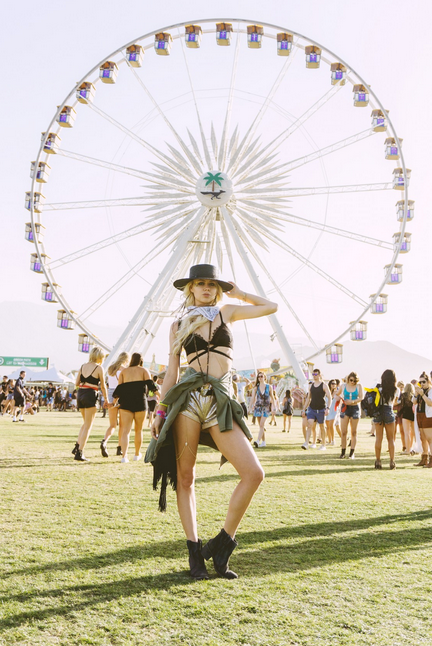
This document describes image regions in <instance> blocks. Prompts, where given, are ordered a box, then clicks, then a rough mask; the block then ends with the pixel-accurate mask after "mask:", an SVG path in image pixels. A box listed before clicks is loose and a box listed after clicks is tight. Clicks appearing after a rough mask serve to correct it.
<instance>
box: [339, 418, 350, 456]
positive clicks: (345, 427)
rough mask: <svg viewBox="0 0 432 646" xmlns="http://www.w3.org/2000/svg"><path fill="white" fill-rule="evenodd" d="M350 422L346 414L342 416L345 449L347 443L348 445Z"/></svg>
mask: <svg viewBox="0 0 432 646" xmlns="http://www.w3.org/2000/svg"><path fill="white" fill-rule="evenodd" d="M348 422H349V417H347V416H346V415H345V417H342V418H341V432H342V436H341V437H342V440H341V447H342V448H343V449H346V445H347V434H348Z"/></svg>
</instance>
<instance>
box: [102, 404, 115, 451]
mask: <svg viewBox="0 0 432 646" xmlns="http://www.w3.org/2000/svg"><path fill="white" fill-rule="evenodd" d="M117 418H118V408H117V407H116V406H112V407H111V408H108V419H109V426H108V428H107V432H106V433H105V437H104V439H103V441H104V443H105V442H108V440H109V439H110V437H111V435H112V434H113V433H114V431H115V430H116V426H117Z"/></svg>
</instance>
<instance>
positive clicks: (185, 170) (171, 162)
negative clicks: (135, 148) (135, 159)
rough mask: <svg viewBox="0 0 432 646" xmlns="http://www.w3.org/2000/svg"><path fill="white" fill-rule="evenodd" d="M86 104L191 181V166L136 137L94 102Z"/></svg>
mask: <svg viewBox="0 0 432 646" xmlns="http://www.w3.org/2000/svg"><path fill="white" fill-rule="evenodd" d="M88 105H89V107H90V108H91V109H92V110H93V111H94V112H96V114H98V115H99V116H101V117H102V118H103V119H105V120H106V121H108V122H109V123H111V124H112V125H113V126H115V127H116V128H118V129H119V130H121V131H122V132H124V133H125V134H126V135H128V136H129V137H130V138H131V139H133V140H134V141H136V142H137V143H139V144H140V145H141V146H143V147H144V148H145V149H146V150H148V151H149V152H151V153H152V154H153V155H154V156H155V157H157V158H158V159H159V160H160V161H162V162H164V164H167V165H168V166H170V167H171V168H172V169H173V170H176V169H177V171H178V173H179V174H180V175H181V176H182V177H184V178H185V179H186V180H188V181H189V182H191V181H192V177H193V176H192V173H191V168H190V166H189V167H185V166H183V165H181V164H179V163H178V162H176V161H174V160H173V159H170V158H169V157H168V156H167V155H165V154H164V153H161V152H160V151H159V150H157V149H156V148H155V147H154V146H152V145H151V144H149V143H148V142H147V141H145V140H144V139H142V138H141V137H138V135H136V134H135V133H134V132H132V130H129V128H126V127H125V126H123V125H122V124H121V123H119V122H118V121H116V120H115V119H113V117H110V116H109V115H108V114H107V113H106V112H104V111H103V110H101V109H100V108H98V107H97V106H95V104H94V103H89V104H88Z"/></svg>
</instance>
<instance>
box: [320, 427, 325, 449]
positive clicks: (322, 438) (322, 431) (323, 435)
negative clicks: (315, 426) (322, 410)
mask: <svg viewBox="0 0 432 646" xmlns="http://www.w3.org/2000/svg"><path fill="white" fill-rule="evenodd" d="M319 427H320V436H321V446H325V445H326V431H325V427H324V424H319Z"/></svg>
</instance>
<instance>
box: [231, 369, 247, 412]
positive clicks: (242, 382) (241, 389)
mask: <svg viewBox="0 0 432 646" xmlns="http://www.w3.org/2000/svg"><path fill="white" fill-rule="evenodd" d="M233 381H235V382H236V383H237V401H238V403H239V404H240V406H241V407H242V408H243V414H244V417H246V419H247V418H248V410H247V405H246V399H245V388H246V386H248V385H249V384H250V383H251V382H250V381H249V379H246V377H239V375H234V376H233Z"/></svg>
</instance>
